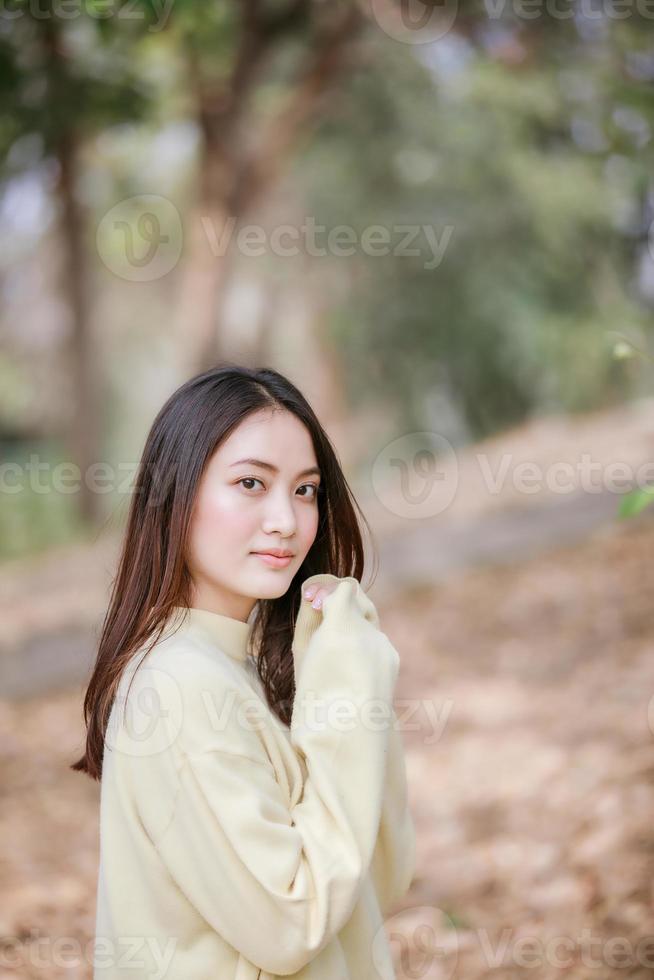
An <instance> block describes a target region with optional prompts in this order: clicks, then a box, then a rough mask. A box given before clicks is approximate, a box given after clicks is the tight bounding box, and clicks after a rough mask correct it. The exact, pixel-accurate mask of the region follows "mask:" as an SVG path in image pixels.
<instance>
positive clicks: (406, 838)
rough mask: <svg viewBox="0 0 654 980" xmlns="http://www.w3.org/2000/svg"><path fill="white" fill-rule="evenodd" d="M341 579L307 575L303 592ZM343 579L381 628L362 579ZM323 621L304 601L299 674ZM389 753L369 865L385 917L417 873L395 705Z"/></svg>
mask: <svg viewBox="0 0 654 980" xmlns="http://www.w3.org/2000/svg"><path fill="white" fill-rule="evenodd" d="M338 581H339V579H338V578H337V577H336V576H334V575H331V574H329V573H326V572H323V573H319V574H317V575H312V576H311V577H310V578H308V579H306V580H305V581H304V582H303V583H302V590H303V591H304V589H305V587H306V586H307V585H311V584H312V583H314V584H317V585H321V584H323V583H324V584H327V583H329V582H338ZM340 581H348V582H351V583H352V589H353V598H354V601H355V602H356V604H357V607H358V609H359V612H360V614H361V616H363V617H364V618H365V619H367V620H368V621H369V622H370V623H372V624H373V625H374V626H376V627H378V628H379V616H378V614H377V610H376V608H375V606H374V603H373V602H372V600H371V599H370V597H369V596H368V595H367V594H366V593H365V592H364V590H363V588H362V586H361V584H360V582H359V581H358V579H356V578H354V577H348V578H347V579H341V580H340ZM320 621H321V613H320V610H315V609H313V607H312V606H311V604H310V603H308V602H307V603H303V604H302V606H301V608H300V613H299V616H298V620H297V624H296V628H295V639H294V643H293V652H294V659H295V669H296V675H297V673H298V669H299V668H300V665H301V659H302V657H303V656H304V653H305V651H306V648H307V646H308V643H309V641H310V639H311V637H312V635H313V633H314V632H315V631H316V629H317V628H318V626H319V625H320ZM387 754H388V759H387V771H386V781H385V785H384V798H383V804H382V813H381V820H380V826H379V835H378V838H377V842H376V846H375V851H374V854H373V858H372V864H371V869H370V871H371V876H372V880H373V884H374V886H375V891H376V893H377V897H378V900H379V905H380V908H381V912H382V915H386V914H387V913H388V912H389V911H390V910H391V909H392V908H393V907H394V906H395V904H396V903H397V902H398V901H399V900H400V899H401V898H403V896H404V895H406V893H407V891H408V890H409V887H410V885H411V882H412V881H413V877H414V875H415V872H416V861H417V855H416V847H417V840H416V831H415V824H414V822H413V817H412V814H411V809H410V806H409V795H408V783H407V774H406V762H405V756H404V744H403V741H402V734H401V731H400V726H399V722H398V719H397V715H396V713H395V709H394V708H392V727H391V731H390V733H389V740H388V746H387Z"/></svg>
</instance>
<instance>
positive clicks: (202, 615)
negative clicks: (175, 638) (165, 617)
mask: <svg viewBox="0 0 654 980" xmlns="http://www.w3.org/2000/svg"><path fill="white" fill-rule="evenodd" d="M172 611H173V614H174V616H173V618H174V620H175V625H177V621H178V619H181V623H182V625H181V626H180V629H192V630H196V631H198V632H200V633H202V634H203V635H204V636H206V637H207V638H208V639H209V640H211V642H212V643H214V644H215V645H216V646H217V647H219V648H220V649H221V650H223V651H224V652H225V653H227V654H228V655H229V656H230V657H233V658H234V659H235V660H247V658H248V656H249V651H248V643H249V639H250V635H251V633H252V626H253V624H252V623H251V622H249V621H248V622H247V623H244V622H243V620H241V619H232V617H231V616H223V615H222V614H221V613H216V612H210V611H209V610H208V609H195V608H193V607H186V606H173V610H172Z"/></svg>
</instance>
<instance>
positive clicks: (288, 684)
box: [72, 364, 415, 980]
mask: <svg viewBox="0 0 654 980" xmlns="http://www.w3.org/2000/svg"><path fill="white" fill-rule="evenodd" d="M362 569H363V544H362V538H361V533H360V530H359V526H358V523H357V519H356V514H355V509H354V501H353V497H352V494H351V491H350V488H349V486H348V484H347V481H346V479H345V476H344V475H343V472H342V470H341V468H340V466H339V463H338V460H337V457H336V454H335V452H334V449H333V447H332V445H331V443H330V441H329V438H328V437H327V435H326V433H325V431H324V430H323V429H322V427H321V425H320V423H319V422H318V420H317V418H316V416H315V415H314V413H313V411H312V409H311V407H310V405H309V404H308V403H307V401H306V399H305V398H304V397H303V396H302V394H301V393H300V392H299V391H298V389H297V388H296V387H294V386H293V385H292V384H291V383H290V381H288V380H287V379H286V378H285V377H283V375H281V374H279V373H277V372H276V371H273V370H250V369H247V368H244V367H240V366H237V365H232V364H227V365H225V364H223V365H221V366H219V367H217V368H215V369H213V370H211V371H207V372H206V373H204V374H201V375H199V376H198V377H195V378H192V379H191V380H190V381H188V382H186V383H185V384H184V385H182V387H181V388H179V389H178V390H177V391H176V392H174V393H173V395H171V397H170V398H169V399H168V401H167V402H166V403H165V405H164V406H163V408H162V409H161V410H160V412H159V414H158V416H157V418H156V419H155V421H154V423H153V425H152V428H151V430H150V433H149V435H148V437H147V441H146V445H145V449H144V451H143V456H142V459H141V462H140V466H139V471H138V474H137V478H136V485H135V492H134V495H133V497H132V500H131V509H130V513H129V519H128V524H127V530H126V534H125V539H124V545H123V550H122V554H121V558H120V564H119V568H118V573H117V575H116V579H115V581H114V587H113V591H112V595H111V600H110V605H109V608H108V611H107V615H106V617H105V621H104V624H103V629H102V634H101V638H100V644H99V650H98V655H97V660H96V664H95V667H94V670H93V674H92V677H91V680H90V683H89V687H88V690H87V692H86V697H85V701H84V716H85V720H86V724H87V739H86V751H85V754H84V756H83V757H82V758H81V759H79V760H78V761H77V762H76V763H75V764H74V765H73V766H72V768H73V769H75V770H78V771H82V772H86V773H88V775H89V776H91V777H92V778H94V779H98V780H101V804H100V867H99V874H98V886H97V913H96V916H97V918H96V937H95V944H94V977H96V978H101V977H102V978H117V977H119V976H120V977H123V976H124V975H125V971H126V970H130V971H131V972H130V973H129V975H130V976H131V977H138V978H145V977H148V978H150V980H163V978H165V980H214V978H215V980H257V978H260V980H263V978H270V977H275V976H291V975H292V976H295V977H301V978H309V977H311V978H312V980H318V978H324V980H377V978H384V980H388V978H392V977H394V976H395V974H394V972H393V966H392V956H391V951H390V947H389V945H388V942H387V939H386V935H385V931H384V927H383V917H384V915H385V914H386V913H387V912H388V910H390V909H391V908H392V906H393V905H394V904H395V903H396V902H397V901H398V900H399V899H400V898H401V897H402V896H403V895H404V894H405V893H406V891H407V889H408V887H409V884H410V882H411V880H412V877H413V872H414V868H415V834H414V825H413V822H412V818H411V814H410V811H409V808H408V799H407V784H406V772H405V761H404V756H403V748H402V739H401V735H400V732H399V729H398V727H397V719H396V716H395V712H394V710H393V703H392V702H393V692H394V688H395V683H396V678H397V673H398V669H399V656H398V653H397V651H396V650H395V649H394V647H393V646H392V644H391V642H390V641H389V639H388V637H387V636H386V635H385V634H384V633H383V631H382V630H381V628H380V624H379V618H378V615H377V611H376V609H375V606H374V605H373V603H372V601H371V600H370V598H369V597H368V596H367V595H366V593H365V592H364V591H363V589H362V587H361V585H360V583H359V579H360V577H361V572H362Z"/></svg>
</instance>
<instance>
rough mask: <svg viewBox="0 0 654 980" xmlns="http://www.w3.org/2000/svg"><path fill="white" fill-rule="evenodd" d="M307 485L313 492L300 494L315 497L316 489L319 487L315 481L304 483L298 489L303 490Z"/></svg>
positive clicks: (316, 494)
mask: <svg viewBox="0 0 654 980" xmlns="http://www.w3.org/2000/svg"><path fill="white" fill-rule="evenodd" d="M307 487H308V488H309V489H310V490H313V493H312V494H306V493H303V494H302V496H303V497H306V496H309V497H310V498H312V499H315V498H316V497H317V496H318V489H319V488H318V485H317V484H316V483H305V484H303V485H302V486H301V487H300V490H304V489H306V488H307Z"/></svg>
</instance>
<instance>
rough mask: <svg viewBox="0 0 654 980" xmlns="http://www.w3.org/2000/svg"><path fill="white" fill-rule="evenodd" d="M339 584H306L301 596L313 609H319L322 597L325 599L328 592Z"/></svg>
mask: <svg viewBox="0 0 654 980" xmlns="http://www.w3.org/2000/svg"><path fill="white" fill-rule="evenodd" d="M337 585H339V582H333V583H332V582H330V583H329V584H328V585H320V586H319V585H317V584H314V585H307V587H306V589H305V590H304V592H303V593H302V598H303V599H306V600H307V601H308V602H310V603H311V605H312V606H313V608H314V609H320V607H321V606H322V603H323V599H326V598H327V596H328V595H329V593H330V592H333V591H334V589H335V588H336V587H337Z"/></svg>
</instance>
